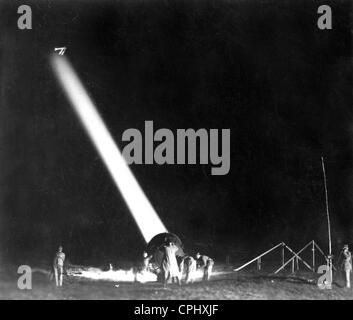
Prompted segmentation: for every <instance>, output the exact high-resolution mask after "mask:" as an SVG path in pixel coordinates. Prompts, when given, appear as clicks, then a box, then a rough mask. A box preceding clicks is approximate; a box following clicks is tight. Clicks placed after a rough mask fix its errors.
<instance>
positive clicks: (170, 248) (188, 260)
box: [53, 242, 352, 288]
mask: <svg viewBox="0 0 353 320" xmlns="http://www.w3.org/2000/svg"><path fill="white" fill-rule="evenodd" d="M162 250H163V251H164V252H163V253H164V254H163V259H162V264H161V266H160V267H161V268H160V269H161V270H160V272H161V274H162V279H163V281H164V284H166V283H167V282H168V281H171V282H177V283H178V284H179V285H180V284H181V278H182V276H183V274H184V272H185V282H186V283H189V282H193V281H194V277H195V273H196V270H197V268H199V269H201V270H202V271H203V279H204V280H209V279H210V276H211V274H212V269H213V265H214V261H213V259H211V258H210V257H208V256H206V255H201V254H200V253H197V254H196V256H195V258H194V257H192V256H191V255H184V256H183V257H182V258H181V261H179V262H178V260H177V257H176V252H177V251H178V247H177V246H176V245H175V244H174V243H173V242H168V243H166V244H165V245H163V248H162ZM342 256H343V262H342V269H343V270H344V273H345V282H346V287H347V288H350V287H351V273H352V254H351V252H350V251H349V247H348V245H344V247H343V249H342ZM152 258H153V256H151V255H150V256H149V255H148V254H147V253H146V252H144V254H143V269H144V270H146V271H149V270H150V269H151V266H150V261H151V259H152ZM64 263H65V253H64V252H63V248H62V246H60V247H59V249H58V252H57V253H56V255H55V257H54V262H53V269H54V275H55V282H56V285H57V286H60V287H61V286H62V285H63V273H64Z"/></svg>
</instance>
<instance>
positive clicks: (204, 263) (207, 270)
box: [196, 253, 214, 281]
mask: <svg viewBox="0 0 353 320" xmlns="http://www.w3.org/2000/svg"><path fill="white" fill-rule="evenodd" d="M196 261H197V265H198V267H199V268H200V269H203V272H204V273H203V280H207V281H208V280H210V277H211V274H212V269H213V265H214V261H213V259H211V258H210V257H208V256H205V255H201V254H200V253H197V254H196Z"/></svg>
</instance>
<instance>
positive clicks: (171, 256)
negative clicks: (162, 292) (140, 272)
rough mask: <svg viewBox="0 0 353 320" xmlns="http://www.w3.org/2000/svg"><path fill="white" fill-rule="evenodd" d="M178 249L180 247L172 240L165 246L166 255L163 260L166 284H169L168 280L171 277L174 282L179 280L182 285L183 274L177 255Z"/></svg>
mask: <svg viewBox="0 0 353 320" xmlns="http://www.w3.org/2000/svg"><path fill="white" fill-rule="evenodd" d="M177 251H178V247H177V246H176V245H175V244H174V243H172V242H169V243H168V244H167V245H166V246H164V257H163V262H162V270H163V275H164V284H167V282H168V280H169V279H171V280H172V283H174V281H175V280H177V282H178V284H179V285H181V281H180V280H181V276H180V271H179V266H178V262H177V259H176V255H175V254H176V252H177Z"/></svg>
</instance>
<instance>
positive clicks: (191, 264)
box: [180, 255, 196, 283]
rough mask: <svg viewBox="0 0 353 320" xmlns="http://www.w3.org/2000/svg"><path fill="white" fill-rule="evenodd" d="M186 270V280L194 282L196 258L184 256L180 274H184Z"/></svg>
mask: <svg viewBox="0 0 353 320" xmlns="http://www.w3.org/2000/svg"><path fill="white" fill-rule="evenodd" d="M184 270H185V282H186V283H189V282H191V283H192V282H194V278H195V272H196V260H195V259H194V258H193V257H192V256H188V255H186V256H184V257H183V260H182V261H181V263H180V276H181V277H182V276H183V272H184Z"/></svg>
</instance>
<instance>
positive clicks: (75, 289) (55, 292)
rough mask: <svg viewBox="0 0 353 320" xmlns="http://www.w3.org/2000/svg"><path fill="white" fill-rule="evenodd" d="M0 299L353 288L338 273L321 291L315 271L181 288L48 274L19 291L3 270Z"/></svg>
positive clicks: (343, 293) (323, 295)
mask: <svg viewBox="0 0 353 320" xmlns="http://www.w3.org/2000/svg"><path fill="white" fill-rule="evenodd" d="M316 278H317V276H316ZM0 299H166V300H168V299H173V300H178V299H201V300H203V299H211V300H213V299H263V300H267V299H353V289H345V288H344V287H343V278H342V276H341V275H339V274H336V275H335V282H334V285H333V288H332V290H321V289H319V288H318V287H317V285H316V282H315V275H313V274H312V273H311V274H310V273H304V272H301V273H297V274H295V275H290V274H287V275H284V274H282V275H279V276H270V275H268V273H265V272H264V273H262V274H260V273H257V272H249V271H242V272H240V273H228V274H223V275H221V276H217V277H214V278H213V279H212V281H210V282H208V283H205V282H197V283H194V284H188V285H183V286H181V287H178V286H177V285H168V286H167V287H164V286H163V285H161V284H158V283H146V284H140V283H114V282H107V281H97V280H89V279H82V278H72V277H66V278H65V280H64V286H63V287H62V288H56V287H55V285H54V283H53V281H49V280H48V277H46V276H44V275H41V274H34V275H33V282H32V290H19V289H18V288H17V276H15V275H14V274H12V276H9V275H8V274H4V272H2V273H1V280H0Z"/></svg>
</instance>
